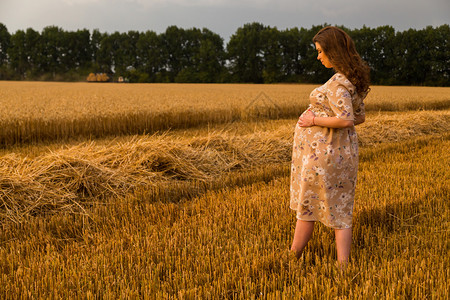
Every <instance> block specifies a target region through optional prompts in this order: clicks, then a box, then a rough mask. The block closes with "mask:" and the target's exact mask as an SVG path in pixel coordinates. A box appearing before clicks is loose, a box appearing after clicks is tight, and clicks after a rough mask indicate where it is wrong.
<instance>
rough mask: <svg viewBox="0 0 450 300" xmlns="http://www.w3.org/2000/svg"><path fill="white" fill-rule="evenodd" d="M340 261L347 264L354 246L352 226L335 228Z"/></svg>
mask: <svg viewBox="0 0 450 300" xmlns="http://www.w3.org/2000/svg"><path fill="white" fill-rule="evenodd" d="M334 234H335V236H336V250H337V258H338V263H340V264H344V265H345V264H347V263H348V258H349V257H350V248H351V246H352V228H346V229H335V230H334Z"/></svg>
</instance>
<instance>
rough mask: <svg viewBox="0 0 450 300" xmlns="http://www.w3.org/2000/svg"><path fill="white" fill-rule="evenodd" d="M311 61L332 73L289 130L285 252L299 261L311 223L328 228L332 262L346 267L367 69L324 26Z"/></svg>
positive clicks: (347, 41) (346, 39) (345, 40)
mask: <svg viewBox="0 0 450 300" xmlns="http://www.w3.org/2000/svg"><path fill="white" fill-rule="evenodd" d="M313 42H314V43H315V46H316V50H317V52H318V56H317V59H318V60H320V61H321V62H322V64H323V65H324V66H325V67H326V68H333V69H334V71H335V72H336V73H335V74H334V75H333V76H332V77H331V78H330V79H329V80H328V81H327V82H326V83H325V84H324V85H322V86H321V87H318V88H316V89H315V90H313V91H312V93H311V94H310V97H309V99H310V105H309V108H308V109H307V110H306V111H305V112H304V113H303V114H302V115H301V116H300V118H299V120H298V123H297V124H296V127H295V134H294V145H293V153H292V165H291V182H290V207H291V209H293V210H295V211H296V212H297V224H296V227H295V233H294V239H293V242H292V247H291V251H293V252H294V253H295V255H296V256H297V257H300V256H301V254H302V252H303V249H304V248H305V246H306V244H307V243H308V241H309V240H310V238H311V235H312V232H313V229H314V224H315V221H320V222H322V223H323V224H325V225H326V226H328V227H331V228H334V232H335V237H336V248H337V258H338V262H339V263H341V264H346V263H347V262H348V259H349V256H350V248H351V242H352V211H353V199H354V197H355V186H356V173H357V169H358V139H357V136H356V131H355V127H354V125H358V124H361V123H363V122H364V119H365V113H364V103H363V100H364V98H365V97H366V95H367V93H368V92H369V81H370V78H369V77H370V69H369V67H368V66H367V64H366V63H365V62H364V61H363V60H362V59H361V57H360V56H359V54H358V53H357V51H356V48H355V44H354V42H353V40H352V39H351V38H350V36H349V35H348V34H347V33H345V32H344V31H343V30H341V29H339V28H336V27H333V26H328V27H325V28H322V29H321V30H320V31H319V32H318V33H317V34H316V35H315V36H314V38H313Z"/></svg>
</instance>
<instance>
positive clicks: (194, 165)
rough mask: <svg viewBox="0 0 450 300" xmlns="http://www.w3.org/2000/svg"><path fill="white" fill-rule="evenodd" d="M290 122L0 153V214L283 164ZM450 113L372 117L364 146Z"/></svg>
mask: <svg viewBox="0 0 450 300" xmlns="http://www.w3.org/2000/svg"><path fill="white" fill-rule="evenodd" d="M293 125H295V120H293V121H291V122H289V125H288V124H286V125H283V126H280V127H279V128H278V129H276V130H272V131H258V130H257V131H255V132H253V133H249V134H244V135H236V132H233V131H232V130H228V131H227V130H222V131H211V132H209V134H208V135H207V136H204V137H194V138H184V139H183V138H174V137H171V136H169V135H168V134H167V133H166V134H162V135H152V136H149V135H144V136H136V137H134V138H131V139H129V140H128V141H125V142H115V141H114V140H113V141H111V142H110V143H109V144H103V145H99V144H97V143H96V142H94V141H92V142H89V143H82V144H79V145H76V146H73V147H69V148H61V149H59V150H54V151H49V152H47V153H45V154H43V155H40V156H38V157H34V158H28V157H22V156H21V155H19V154H16V153H10V154H7V155H4V156H2V157H0V199H1V203H0V218H1V219H9V220H12V221H16V222H19V221H20V220H21V219H22V217H23V216H26V215H28V214H35V213H40V212H48V211H60V210H63V211H69V212H72V211H73V212H75V211H77V212H80V211H83V208H84V207H85V205H88V204H89V203H90V202H92V201H96V200H98V199H102V198H105V197H108V196H114V195H115V196H123V195H126V194H127V193H130V192H131V191H135V190H139V189H143V188H145V189H152V188H155V189H157V188H158V186H159V187H160V186H161V185H165V186H167V184H170V183H171V182H180V181H197V182H211V181H212V180H213V179H215V178H218V177H220V176H222V175H224V174H226V173H228V172H230V171H233V170H247V169H250V168H254V167H258V166H264V165H270V164H278V163H284V162H289V161H290V159H291V153H292V137H293ZM449 129H450V112H448V111H447V112H439V113H436V112H434V113H431V112H427V111H423V112H417V113H415V114H406V115H405V116H403V117H398V116H395V115H390V116H384V115H379V116H375V117H374V118H372V119H371V120H368V121H367V123H366V124H364V125H362V126H360V127H359V130H358V132H359V136H360V141H361V144H362V145H363V146H371V145H374V144H377V143H381V142H388V141H401V140H407V139H410V138H411V137H413V136H414V137H415V136H419V135H426V134H439V133H446V132H449Z"/></svg>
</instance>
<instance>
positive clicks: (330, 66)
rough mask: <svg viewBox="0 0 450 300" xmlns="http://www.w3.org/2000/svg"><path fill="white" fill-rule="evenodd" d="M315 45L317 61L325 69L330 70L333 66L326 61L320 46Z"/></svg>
mask: <svg viewBox="0 0 450 300" xmlns="http://www.w3.org/2000/svg"><path fill="white" fill-rule="evenodd" d="M315 44H316V50H317V53H318V54H317V59H318V60H320V62H321V63H322V64H323V65H324V66H325V68H332V67H333V65H332V64H331V63H330V60H329V59H328V57H327V56H326V55H325V53H324V52H323V50H322V47H321V46H320V44H319V43H318V42H316V43H315Z"/></svg>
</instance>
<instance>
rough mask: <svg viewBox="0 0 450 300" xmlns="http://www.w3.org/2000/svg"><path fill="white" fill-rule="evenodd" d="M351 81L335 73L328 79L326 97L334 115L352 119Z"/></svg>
mask: <svg viewBox="0 0 450 300" xmlns="http://www.w3.org/2000/svg"><path fill="white" fill-rule="evenodd" d="M350 85H351V83H350V84H349V81H348V80H347V79H345V77H344V76H343V75H340V74H337V75H336V76H333V77H332V78H331V79H330V82H329V83H328V87H327V98H328V100H329V103H330V107H331V109H332V110H333V112H334V114H335V115H336V117H338V118H339V119H343V120H350V121H354V120H355V117H354V113H353V105H352V94H351V92H350V91H349V89H351V90H352V91H354V90H353V89H352V88H351V87H350Z"/></svg>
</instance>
